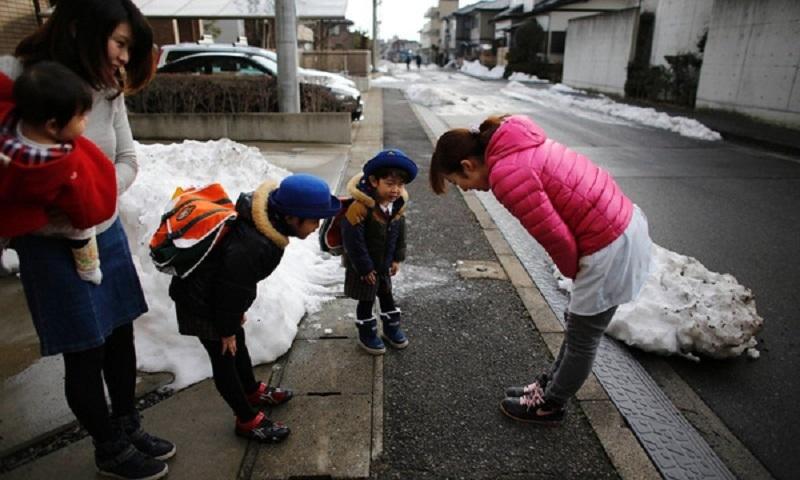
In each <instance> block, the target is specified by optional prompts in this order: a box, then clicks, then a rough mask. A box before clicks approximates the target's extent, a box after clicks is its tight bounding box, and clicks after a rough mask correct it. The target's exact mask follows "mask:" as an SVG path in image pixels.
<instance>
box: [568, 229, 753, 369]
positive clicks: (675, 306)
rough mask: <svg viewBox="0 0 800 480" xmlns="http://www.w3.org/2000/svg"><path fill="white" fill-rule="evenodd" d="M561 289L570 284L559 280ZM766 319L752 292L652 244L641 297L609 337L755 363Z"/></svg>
mask: <svg viewBox="0 0 800 480" xmlns="http://www.w3.org/2000/svg"><path fill="white" fill-rule="evenodd" d="M556 276H557V277H558V278H559V287H561V288H562V289H564V290H567V291H570V290H571V289H572V281H571V280H569V279H566V278H564V277H563V276H561V274H560V273H558V271H557V270H556ZM763 323H764V319H763V318H761V317H760V316H759V315H758V313H757V312H756V303H755V300H754V299H753V294H752V292H751V291H750V290H749V289H748V288H746V287H744V286H743V285H740V284H739V283H738V282H737V281H736V278H734V277H733V276H732V275H729V274H719V273H716V272H712V271H709V270H708V269H707V268H706V267H705V266H703V264H701V263H700V262H699V261H697V260H696V259H694V258H692V257H687V256H684V255H680V254H678V253H675V252H672V251H669V250H667V249H665V248H662V247H659V246H658V245H653V271H652V273H651V275H650V277H649V278H648V280H647V283H645V286H644V288H643V289H642V292H641V294H640V295H639V298H637V299H636V300H635V301H633V302H631V303H627V304H625V305H621V306H620V307H619V309H618V310H617V312H616V314H615V315H614V319H613V320H612V321H611V324H610V325H609V327H608V330H607V333H608V334H609V335H611V336H612V337H614V338H616V339H618V340H621V341H623V342H625V343H627V344H628V345H632V346H636V347H638V348H641V349H642V350H645V351H648V352H654V353H660V354H673V353H674V354H679V355H681V356H684V357H686V358H689V359H692V360H699V358H698V356H697V355H706V356H709V357H712V358H731V357H737V356H739V355H741V354H742V353H743V352H747V355H748V356H749V357H751V358H758V356H759V352H758V350H757V349H756V345H757V343H758V342H757V341H756V338H755V335H756V333H758V331H759V330H760V329H761V326H762V325H763Z"/></svg>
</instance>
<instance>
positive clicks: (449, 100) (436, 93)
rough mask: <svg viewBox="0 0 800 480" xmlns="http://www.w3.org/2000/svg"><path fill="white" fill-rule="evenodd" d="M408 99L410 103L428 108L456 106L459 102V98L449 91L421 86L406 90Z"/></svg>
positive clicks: (415, 85)
mask: <svg viewBox="0 0 800 480" xmlns="http://www.w3.org/2000/svg"><path fill="white" fill-rule="evenodd" d="M406 97H408V100H409V101H411V102H414V103H418V104H420V105H424V106H426V107H440V106H443V105H455V104H456V103H457V102H458V97H456V96H455V95H453V94H452V93H451V92H450V91H448V90H444V89H440V88H436V87H430V86H427V85H419V84H414V85H411V86H410V87H408V88H407V89H406Z"/></svg>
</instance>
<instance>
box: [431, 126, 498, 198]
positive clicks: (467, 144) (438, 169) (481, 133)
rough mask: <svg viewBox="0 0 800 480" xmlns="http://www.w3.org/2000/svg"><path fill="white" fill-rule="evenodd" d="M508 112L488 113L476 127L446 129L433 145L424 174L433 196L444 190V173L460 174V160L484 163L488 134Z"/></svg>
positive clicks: (489, 136) (490, 133)
mask: <svg viewBox="0 0 800 480" xmlns="http://www.w3.org/2000/svg"><path fill="white" fill-rule="evenodd" d="M506 117H508V115H503V116H491V117H488V118H487V119H486V120H484V121H483V123H481V125H480V126H479V127H478V128H477V129H476V128H454V129H452V130H448V131H447V132H445V133H444V134H442V136H441V137H439V140H437V141H436V148H435V149H434V151H433V155H432V156H431V167H430V173H429V175H428V180H429V181H430V185H431V189H432V190H433V191H434V193H436V194H437V195H440V194H442V193H444V192H445V191H447V180H446V178H445V176H446V175H449V174H451V173H454V172H458V173H461V171H462V167H461V161H462V160H464V159H466V158H473V159H475V160H477V161H478V162H480V163H481V164H482V163H483V162H484V155H485V153H486V148H487V147H488V146H489V142H490V141H491V140H492V135H494V132H495V131H496V130H497V129H498V128H499V127H500V125H501V124H502V123H503V121H504V120H505V119H506Z"/></svg>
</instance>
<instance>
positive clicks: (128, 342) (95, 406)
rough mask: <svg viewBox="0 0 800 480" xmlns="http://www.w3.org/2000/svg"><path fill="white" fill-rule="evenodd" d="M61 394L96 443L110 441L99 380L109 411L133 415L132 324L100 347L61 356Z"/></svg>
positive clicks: (134, 353) (110, 434)
mask: <svg viewBox="0 0 800 480" xmlns="http://www.w3.org/2000/svg"><path fill="white" fill-rule="evenodd" d="M64 373H65V374H64V391H65V393H66V396H67V404H68V405H69V408H70V409H71V410H72V413H74V414H75V417H76V418H77V419H78V422H80V424H81V425H82V426H83V427H84V428H86V430H87V431H88V432H89V435H91V436H92V438H93V439H94V440H95V441H96V442H98V443H99V442H105V441H109V440H112V439H113V436H114V434H113V431H112V428H111V421H110V417H109V413H108V405H107V404H106V396H105V392H104V391H103V379H105V382H106V386H107V387H108V395H109V397H111V412H112V414H113V415H114V416H115V417H121V416H125V415H128V414H131V413H133V412H134V408H135V407H134V405H135V393H136V350H135V347H134V344H133V324H132V323H129V324H127V325H123V326H121V327H117V328H116V329H114V331H113V332H111V335H109V336H108V338H106V341H105V343H104V344H103V345H100V346H99V347H95V348H92V349H89V350H83V351H81V352H72V353H65V354H64Z"/></svg>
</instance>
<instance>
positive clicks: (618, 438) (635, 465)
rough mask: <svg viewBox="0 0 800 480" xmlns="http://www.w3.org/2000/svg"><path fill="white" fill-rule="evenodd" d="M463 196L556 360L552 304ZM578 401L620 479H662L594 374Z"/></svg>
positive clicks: (469, 196)
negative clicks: (550, 304)
mask: <svg viewBox="0 0 800 480" xmlns="http://www.w3.org/2000/svg"><path fill="white" fill-rule="evenodd" d="M411 107H412V110H413V111H414V114H415V115H416V116H417V120H419V123H420V124H421V125H422V127H423V129H424V130H425V133H426V134H427V135H428V138H429V139H430V140H431V143H434V144H435V142H436V136H435V135H434V134H433V131H432V130H431V128H430V127H429V126H428V124H427V122H426V121H425V120H424V118H423V117H422V115H421V113H420V111H419V109H418V107H417V106H416V105H414V104H411ZM459 191H460V190H459ZM460 192H461V194H462V196H463V198H464V201H465V202H466V203H467V205H468V206H469V208H470V210H471V211H472V212H473V213H474V214H475V217H476V218H477V220H478V222H479V223H480V226H481V229H482V230H483V232H484V235H486V238H487V240H488V241H489V243H490V244H491V246H492V249H493V250H494V252H495V254H496V255H497V257H498V259H499V260H500V263H501V265H502V266H503V268H504V269H505V271H506V273H507V274H508V277H509V280H510V281H511V283H512V285H513V286H514V288H515V289H516V291H517V294H518V295H519V296H520V298H521V299H522V301H523V303H524V304H525V308H526V309H527V310H528V313H529V315H530V316H531V322H532V324H533V326H534V328H535V329H536V330H537V331H538V332H539V333H540V335H541V336H542V339H543V340H544V342H545V344H546V345H547V348H548V350H549V351H550V354H551V355H552V356H553V357H554V358H555V356H556V355H558V349H559V347H560V346H561V342H562V340H563V336H564V333H563V332H564V329H563V327H562V326H561V323H560V322H559V321H558V319H556V317H555V314H554V313H553V311H552V310H551V309H550V306H549V305H548V304H547V301H546V300H545V299H544V297H543V296H542V294H541V292H540V291H539V289H538V288H537V287H536V285H535V284H534V283H533V281H532V280H531V278H530V276H528V274H527V272H526V271H525V268H524V267H523V265H522V263H521V262H520V261H519V259H518V258H517V257H516V255H514V254H513V252H512V250H511V246H510V245H509V244H508V242H507V241H506V239H505V238H504V237H503V235H502V233H501V232H500V231H499V230H498V229H497V226H496V225H495V223H494V220H492V218H491V217H490V216H489V212H487V211H486V209H485V208H484V207H483V204H482V203H481V202H480V201H479V200H478V198H477V197H476V196H475V194H474V193H471V192H462V191H460ZM575 398H576V401H577V403H578V405H579V406H580V408H581V409H582V410H583V412H584V413H585V414H586V418H587V419H588V420H589V423H590V425H591V426H592V429H593V430H594V431H595V434H596V435H597V437H598V439H599V440H600V444H601V445H602V447H603V450H605V452H606V454H607V455H608V458H609V460H610V461H611V464H612V465H613V466H614V468H616V469H617V472H618V473H619V475H620V477H622V478H623V479H626V480H627V479H631V480H650V479H660V478H662V477H661V475H660V474H659V473H658V470H657V469H656V467H655V465H654V464H653V462H652V461H651V460H650V457H649V456H648V455H647V453H646V452H645V450H644V449H643V448H642V446H641V444H640V443H639V440H638V439H637V438H636V436H635V435H634V434H633V432H632V431H631V430H630V429H629V428H628V427H627V424H626V422H625V419H624V417H623V416H622V414H621V413H620V412H619V410H618V409H617V407H616V406H615V405H614V403H613V402H612V401H611V399H610V398H609V397H608V395H607V394H606V393H605V391H604V390H603V388H602V387H601V386H600V383H599V382H598V381H597V377H595V375H594V373H592V374H590V376H589V378H588V379H587V381H586V383H585V384H584V385H583V386H582V387H581V389H580V390H579V391H578V393H577V394H576V396H575Z"/></svg>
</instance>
